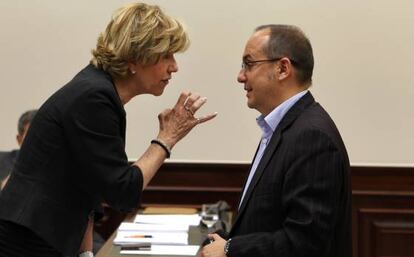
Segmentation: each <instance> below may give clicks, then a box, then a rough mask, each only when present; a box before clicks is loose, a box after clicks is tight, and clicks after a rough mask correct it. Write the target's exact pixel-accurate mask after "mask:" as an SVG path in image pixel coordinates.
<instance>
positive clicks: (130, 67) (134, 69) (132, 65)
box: [128, 61, 137, 75]
mask: <svg viewBox="0 0 414 257" xmlns="http://www.w3.org/2000/svg"><path fill="white" fill-rule="evenodd" d="M128 70H129V72H130V73H131V74H132V75H134V74H135V73H137V62H136V61H128Z"/></svg>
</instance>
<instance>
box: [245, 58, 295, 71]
mask: <svg viewBox="0 0 414 257" xmlns="http://www.w3.org/2000/svg"><path fill="white" fill-rule="evenodd" d="M282 58H284V57H277V58H273V59H263V60H255V61H249V60H243V62H242V64H241V68H242V70H244V71H250V70H251V69H252V68H253V67H254V66H256V65H258V64H260V63H263V62H277V61H279V60H280V59H282ZM289 60H290V62H291V63H292V64H293V65H298V63H297V62H296V61H294V60H292V59H290V58H289Z"/></svg>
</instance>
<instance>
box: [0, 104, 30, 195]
mask: <svg viewBox="0 0 414 257" xmlns="http://www.w3.org/2000/svg"><path fill="white" fill-rule="evenodd" d="M36 112H37V110H29V111H26V112H25V113H23V114H22V115H21V116H20V118H19V121H18V123H17V135H16V140H17V145H18V146H19V148H20V147H21V146H22V144H23V140H24V137H25V136H26V133H27V130H28V129H29V126H30V123H31V122H32V120H33V118H34V116H35V115H36ZM18 153H19V150H18V149H16V150H12V151H9V152H0V191H1V190H2V189H3V187H4V185H5V184H6V183H7V180H8V178H9V174H10V172H11V171H12V169H13V166H14V163H15V161H16V158H17V155H18Z"/></svg>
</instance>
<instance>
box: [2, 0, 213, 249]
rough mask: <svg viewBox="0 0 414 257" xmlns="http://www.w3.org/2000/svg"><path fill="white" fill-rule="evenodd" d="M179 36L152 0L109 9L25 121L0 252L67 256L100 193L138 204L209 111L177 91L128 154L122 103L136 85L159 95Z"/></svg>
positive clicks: (182, 39)
mask: <svg viewBox="0 0 414 257" xmlns="http://www.w3.org/2000/svg"><path fill="white" fill-rule="evenodd" d="M188 44H189V40H188V36H187V34H186V32H185V31H184V29H183V27H182V25H181V24H180V23H179V22H178V21H176V20H175V19H173V18H170V17H169V16H167V15H166V14H164V13H163V12H162V11H161V10H160V8H159V7H157V6H151V5H146V4H142V3H136V4H131V5H128V6H125V7H123V8H121V9H119V10H118V11H117V12H116V13H115V14H114V15H113V17H112V20H111V21H110V23H109V24H108V26H107V28H106V30H105V32H103V33H102V34H101V35H100V36H99V38H98V41H97V46H96V48H95V49H94V50H93V51H92V54H93V57H92V60H91V63H90V64H89V65H88V66H87V67H86V68H84V69H83V70H82V71H80V72H79V73H78V74H77V75H76V76H75V77H74V78H73V79H72V80H71V81H70V82H69V83H67V84H66V85H65V86H64V87H62V88H61V89H60V90H58V91H57V92H56V93H55V94H53V95H52V96H51V97H50V98H49V99H48V100H47V101H46V102H45V103H44V104H43V106H42V107H41V108H40V109H39V111H38V113H37V115H36V117H35V118H34V120H33V122H32V124H31V127H30V129H29V131H28V134H27V136H26V139H25V142H24V144H23V146H22V148H21V152H20V155H19V157H18V160H17V162H16V166H15V169H14V171H13V172H12V175H11V177H10V179H9V182H8V183H7V185H6V187H5V188H4V190H3V193H2V195H1V197H0V249H1V250H0V256H8V257H12V256H42V257H46V256H75V255H77V254H79V253H80V252H81V251H83V250H89V249H85V248H88V247H90V244H89V243H88V242H90V241H88V240H86V239H88V237H89V235H90V233H89V232H90V227H91V226H89V228H88V229H87V227H88V226H87V224H88V217H89V215H90V213H91V212H92V211H93V209H94V208H95V207H96V206H98V205H99V204H100V203H101V202H103V201H104V202H106V203H108V204H110V205H111V206H113V207H114V208H118V209H121V210H130V209H133V208H135V207H137V206H138V202H139V199H140V196H141V192H142V190H143V188H144V187H145V186H146V185H147V184H148V182H149V181H150V180H151V178H152V177H153V176H154V175H155V173H156V171H157V170H158V169H159V167H160V166H161V164H162V163H163V162H164V160H165V158H168V157H169V155H170V153H171V149H172V148H173V147H174V145H175V144H176V143H177V142H178V141H179V140H180V139H182V138H183V137H184V136H185V135H186V134H187V133H188V132H189V131H190V130H191V129H192V128H194V127H195V126H196V125H198V124H200V123H203V122H206V121H208V120H210V119H212V118H214V117H215V115H216V114H209V115H206V116H203V117H198V118H196V117H195V113H196V112H197V110H198V109H199V108H200V107H201V106H202V105H203V104H204V103H205V102H206V98H203V97H200V96H199V95H197V94H191V93H188V92H183V93H182V94H181V95H180V97H179V98H178V101H177V104H176V105H175V106H174V107H173V108H172V109H167V110H165V111H164V112H162V113H161V114H160V115H159V116H158V118H159V123H160V129H159V132H158V135H157V136H156V137H155V138H154V140H152V141H151V143H149V142H148V144H149V147H148V149H147V150H146V151H145V152H144V154H143V155H142V156H141V157H140V158H138V161H136V162H135V163H133V164H132V165H129V164H128V159H127V156H126V153H125V150H124V147H125V127H126V120H125V110H124V107H123V106H124V105H125V104H126V103H128V102H129V101H130V100H131V98H133V97H134V96H137V95H141V94H152V95H155V96H159V95H161V94H162V93H163V91H164V89H165V87H166V86H167V84H168V83H169V80H170V79H171V78H172V74H173V73H175V72H177V71H178V66H177V63H176V61H175V59H174V54H175V53H177V52H182V51H184V50H186V48H187V47H188ZM138 133H139V132H138ZM145 143H147V142H145ZM89 223H90V222H89ZM85 231H89V232H86V233H85ZM84 234H86V235H87V236H86V237H85V240H83V242H82V238H83V237H84ZM22 238H24V240H22ZM81 244H82V247H81ZM80 248H83V249H80ZM82 256H89V253H88V254H82Z"/></svg>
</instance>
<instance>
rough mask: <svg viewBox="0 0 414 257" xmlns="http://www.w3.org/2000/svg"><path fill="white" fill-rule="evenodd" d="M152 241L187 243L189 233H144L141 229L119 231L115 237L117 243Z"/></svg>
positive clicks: (158, 243) (174, 243) (152, 243)
mask: <svg viewBox="0 0 414 257" xmlns="http://www.w3.org/2000/svg"><path fill="white" fill-rule="evenodd" d="M134 243H135V244H136V243H150V244H151V245H152V246H153V245H187V244H188V233H186V232H181V233H143V232H139V231H118V232H117V234H116V237H115V239H114V244H116V245H128V244H134Z"/></svg>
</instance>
